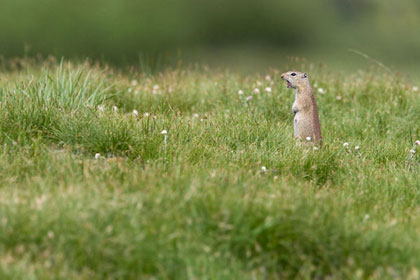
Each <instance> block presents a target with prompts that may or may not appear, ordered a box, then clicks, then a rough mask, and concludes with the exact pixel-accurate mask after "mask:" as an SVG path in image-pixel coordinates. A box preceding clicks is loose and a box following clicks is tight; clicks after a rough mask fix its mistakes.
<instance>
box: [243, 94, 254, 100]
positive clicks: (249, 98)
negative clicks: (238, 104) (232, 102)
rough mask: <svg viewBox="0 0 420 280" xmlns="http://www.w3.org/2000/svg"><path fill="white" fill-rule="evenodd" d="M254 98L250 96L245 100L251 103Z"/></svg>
mask: <svg viewBox="0 0 420 280" xmlns="http://www.w3.org/2000/svg"><path fill="white" fill-rule="evenodd" d="M252 98H253V97H252V95H250V96H248V97H247V98H245V99H246V101H250V100H251V99H252Z"/></svg>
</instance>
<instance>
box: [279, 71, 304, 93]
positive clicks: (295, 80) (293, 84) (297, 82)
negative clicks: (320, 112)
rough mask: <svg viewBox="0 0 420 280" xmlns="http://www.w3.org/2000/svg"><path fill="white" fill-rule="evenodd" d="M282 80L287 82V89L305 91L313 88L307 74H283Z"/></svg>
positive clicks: (292, 72)
mask: <svg viewBox="0 0 420 280" xmlns="http://www.w3.org/2000/svg"><path fill="white" fill-rule="evenodd" d="M281 78H282V79H283V80H285V81H286V82H287V88H294V89H300V88H302V89H304V88H308V87H310V86H311V85H310V83H309V77H308V75H307V74H306V73H302V72H298V71H289V72H286V73H283V74H281Z"/></svg>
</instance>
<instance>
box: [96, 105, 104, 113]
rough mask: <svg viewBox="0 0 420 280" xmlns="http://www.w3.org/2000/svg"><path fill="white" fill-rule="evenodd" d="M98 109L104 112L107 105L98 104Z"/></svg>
mask: <svg viewBox="0 0 420 280" xmlns="http://www.w3.org/2000/svg"><path fill="white" fill-rule="evenodd" d="M97 108H98V111H100V112H103V111H105V106H104V105H98V107H97Z"/></svg>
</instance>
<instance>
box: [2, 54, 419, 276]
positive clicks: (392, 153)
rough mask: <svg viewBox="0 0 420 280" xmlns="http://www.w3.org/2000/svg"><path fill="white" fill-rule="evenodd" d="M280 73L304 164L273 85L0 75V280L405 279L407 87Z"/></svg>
mask: <svg viewBox="0 0 420 280" xmlns="http://www.w3.org/2000/svg"><path fill="white" fill-rule="evenodd" d="M281 70H284V71H285V70H289V69H281ZM298 70H302V71H307V72H308V74H309V76H310V78H311V80H312V84H313V86H314V87H315V90H316V92H317V101H318V106H319V111H320V120H321V127H322V132H323V138H324V146H323V147H322V149H320V150H312V149H305V148H301V147H298V146H296V145H295V141H294V139H293V137H292V133H293V127H292V121H293V116H292V113H291V106H292V103H293V99H294V92H293V91H292V90H289V89H287V88H286V86H285V84H284V83H283V82H282V81H281V80H280V73H281V72H282V71H280V70H267V73H261V74H260V75H257V74H255V75H249V76H244V75H240V74H236V73H232V72H229V71H224V70H209V69H206V67H198V66H197V67H190V68H184V69H176V70H168V71H165V72H163V73H157V74H153V75H152V74H141V73H138V72H135V71H118V70H115V69H110V68H107V67H101V66H97V65H90V64H88V63H80V64H71V63H61V64H60V63H56V62H54V61H50V62H47V61H46V62H43V63H41V64H33V63H30V62H29V61H25V60H24V61H15V62H8V63H4V65H3V66H2V71H1V72H0V101H1V105H0V116H1V117H0V144H1V150H0V184H1V188H0V278H1V279H293V278H295V279H357V278H360V279H398V278H400V279H419V278H420V254H419V252H420V193H419V191H420V172H419V171H420V156H419V155H418V154H419V153H420V147H417V148H416V146H415V144H414V143H415V141H416V140H418V139H419V138H420V121H419V116H420V92H419V91H418V90H417V91H416V87H415V86H416V83H411V82H410V81H408V80H406V79H405V78H404V77H401V76H398V75H391V74H387V73H386V72H385V73H383V72H382V71H381V69H371V70H361V71H359V72H357V73H347V74H346V73H335V72H329V71H328V68H323V67H316V66H313V65H300V66H299V67H298ZM417 86H419V85H418V84H417ZM255 88H258V89H259V93H257V92H256V91H255ZM240 90H241V91H242V92H243V94H239V93H238V92H239V91H240ZM113 106H116V107H113ZM133 110H136V111H133ZM163 130H166V131H167V134H166V135H164V134H162V131H163ZM344 143H349V145H348V146H344V145H343V144H344ZM356 146H359V149H358V150H356V149H355V148H356ZM411 149H415V152H416V153H414V154H412V153H410V150H411Z"/></svg>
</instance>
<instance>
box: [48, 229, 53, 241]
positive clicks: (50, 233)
mask: <svg viewBox="0 0 420 280" xmlns="http://www.w3.org/2000/svg"><path fill="white" fill-rule="evenodd" d="M47 236H48V238H49V239H53V238H54V232H52V231H48V233H47Z"/></svg>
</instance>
